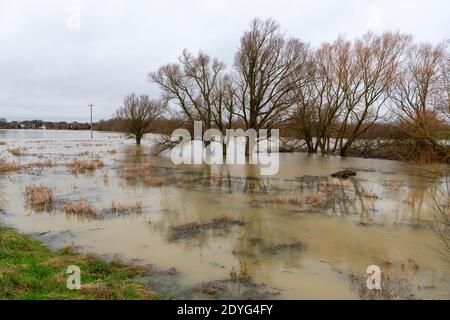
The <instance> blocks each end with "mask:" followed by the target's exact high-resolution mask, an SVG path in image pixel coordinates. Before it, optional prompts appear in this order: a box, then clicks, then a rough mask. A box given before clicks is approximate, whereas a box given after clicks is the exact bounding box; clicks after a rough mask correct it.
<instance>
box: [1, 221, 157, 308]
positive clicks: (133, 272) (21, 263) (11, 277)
mask: <svg viewBox="0 0 450 320" xmlns="http://www.w3.org/2000/svg"><path fill="white" fill-rule="evenodd" d="M0 243H1V244H2V245H1V246H0V275H1V276H0V300H3V299H38V300H46V299H77V300H78V299H120V300H123V299H155V298H157V295H156V294H155V293H153V292H151V291H150V290H148V289H147V288H146V287H145V286H144V285H143V284H141V283H139V282H137V281H135V280H134V279H135V278H136V277H139V276H143V275H145V274H146V273H147V272H148V267H146V266H141V265H129V264H125V263H123V262H121V261H119V260H113V261H112V262H110V263H107V262H105V261H103V260H100V259H98V258H97V257H95V256H94V255H92V254H78V253H75V252H74V251H73V250H72V249H71V248H63V249H60V250H58V251H51V250H50V249H48V248H47V247H45V246H44V245H42V244H41V243H40V242H38V241H36V240H33V239H31V238H29V237H26V236H24V235H21V234H18V233H17V232H15V231H13V230H11V229H9V228H4V227H2V226H0ZM69 265H76V266H78V267H79V268H80V270H81V289H80V290H69V289H67V286H66V281H67V277H68V275H67V274H66V270H67V267H68V266H69Z"/></svg>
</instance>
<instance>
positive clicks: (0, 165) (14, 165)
mask: <svg viewBox="0 0 450 320" xmlns="http://www.w3.org/2000/svg"><path fill="white" fill-rule="evenodd" d="M20 168H21V167H20V164H19V163H18V162H15V161H12V162H7V161H1V160H0V173H10V172H13V171H17V170H20Z"/></svg>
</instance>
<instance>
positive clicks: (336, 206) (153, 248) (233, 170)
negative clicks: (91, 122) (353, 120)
mask: <svg viewBox="0 0 450 320" xmlns="http://www.w3.org/2000/svg"><path fill="white" fill-rule="evenodd" d="M94 138H95V139H94V140H93V141H91V140H90V139H89V133H88V132H85V131H80V132H68V131H64V132H63V131H60V132H54V131H32V130H30V131H23V130H22V131H21V130H7V131H1V130H0V141H5V142H6V143H5V144H3V145H0V153H1V157H2V158H3V159H4V161H6V162H16V163H17V164H18V165H20V166H23V167H22V168H20V169H16V170H9V171H5V172H2V173H1V174H0V193H1V195H2V198H3V205H2V208H3V209H4V211H3V213H0V219H1V220H2V221H3V222H5V223H6V224H8V225H11V226H14V227H15V228H17V229H18V230H19V231H21V232H25V233H30V234H33V235H34V236H35V237H37V238H38V239H40V240H42V241H44V242H45V243H47V244H48V245H49V246H51V247H62V246H64V245H67V244H73V245H74V246H76V247H77V248H79V250H81V251H87V252H94V253H97V254H100V255H105V256H112V255H116V254H117V255H120V256H122V257H124V258H126V259H130V260H136V261H139V262H140V263H147V264H151V265H152V268H151V270H153V271H152V272H151V273H150V274H149V275H148V277H146V278H145V279H144V281H146V282H147V283H148V284H149V285H150V286H151V287H152V288H154V289H155V290H156V291H158V292H161V293H162V294H164V295H166V296H173V297H184V298H236V297H237V298H265V297H267V298H277V299H278V298H279V299H285V298H287V299H313V298H319V299H359V298H366V297H367V296H366V295H365V293H364V292H363V291H364V290H361V287H362V286H364V284H365V280H366V279H367V276H368V275H367V274H366V268H367V267H368V266H369V265H379V266H380V268H381V270H382V272H383V271H384V272H386V274H387V273H388V272H389V274H392V276H391V277H390V279H386V280H385V281H387V282H389V283H386V286H387V285H388V284H389V290H391V291H392V293H393V295H392V297H391V298H396V297H398V298H403V299H406V298H426V299H435V298H438V299H439V298H447V299H448V298H450V281H449V279H450V277H449V276H450V268H449V264H448V261H446V260H445V259H444V258H443V257H442V255H441V251H440V250H441V249H442V248H441V245H440V242H439V241H438V238H437V236H436V235H435V233H434V232H433V230H432V229H431V227H430V226H431V224H432V222H433V196H434V195H435V194H438V193H439V192H440V190H441V189H442V188H443V183H444V180H443V177H442V175H441V171H442V168H440V167H439V166H417V165H412V164H405V163H401V162H396V161H385V160H368V159H355V158H340V157H333V156H320V155H307V154H303V153H289V154H280V171H279V173H278V174H277V175H275V176H270V177H267V176H266V177H260V176H259V169H258V167H256V166H252V165H245V166H244V165H223V166H219V165H215V166H207V165H197V166H175V165H173V164H172V163H171V162H170V159H167V158H164V157H160V156H154V155H152V153H151V147H150V146H149V144H150V141H151V137H149V138H148V140H147V141H146V143H144V145H142V146H140V147H138V146H135V145H132V144H131V141H125V140H124V138H123V136H122V135H120V134H116V133H97V132H96V133H95V136H94ZM13 149H14V150H16V149H17V150H19V151H18V152H16V154H14V152H11V150H13ZM74 159H77V160H85V161H93V160H95V159H99V161H101V162H102V166H98V167H95V168H94V169H92V170H86V171H76V170H75V171H73V170H71V168H69V167H68V166H67V164H68V163H70V162H71V161H73V160H74ZM45 161H47V162H48V163H50V162H51V165H50V164H49V165H47V166H36V165H35V164H36V163H43V162H45ZM33 164H34V165H33ZM342 169H352V170H355V171H356V172H357V175H356V176H355V177H351V178H349V179H347V180H340V179H336V178H331V176H330V175H331V174H332V173H333V172H336V171H338V170H342ZM29 185H36V186H39V185H44V186H48V187H50V188H51V189H52V190H53V193H54V204H53V205H52V208H50V209H48V210H47V209H46V210H43V211H40V210H36V208H33V207H30V205H29V203H27V201H26V197H25V193H26V187H27V186H29ZM68 201H72V202H74V201H75V202H76V201H85V202H87V203H89V205H90V206H92V208H93V209H94V210H95V212H98V213H100V214H99V215H95V216H90V217H86V216H83V215H82V214H81V215H77V214H68V212H67V207H65V205H66V204H67V202H68ZM113 203H115V208H116V209H115V211H114V210H112V209H113V207H114V205H113ZM137 203H139V207H140V210H132V212H127V211H126V210H124V212H126V213H125V214H118V212H119V213H120V212H121V210H120V208H122V207H124V208H126V207H130V206H133V205H134V206H135V207H136V204H137ZM387 287H388V286H387Z"/></svg>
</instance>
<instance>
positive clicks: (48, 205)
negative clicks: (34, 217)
mask: <svg viewBox="0 0 450 320" xmlns="http://www.w3.org/2000/svg"><path fill="white" fill-rule="evenodd" d="M25 195H26V201H27V204H28V205H29V206H30V207H31V208H32V209H33V210H35V211H39V212H42V211H51V210H52V209H53V203H54V195H53V189H52V188H50V187H47V186H44V185H40V186H36V185H28V186H26V189H25Z"/></svg>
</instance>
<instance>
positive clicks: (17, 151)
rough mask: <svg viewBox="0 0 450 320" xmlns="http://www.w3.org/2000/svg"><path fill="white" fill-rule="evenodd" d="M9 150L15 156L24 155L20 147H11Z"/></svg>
mask: <svg viewBox="0 0 450 320" xmlns="http://www.w3.org/2000/svg"><path fill="white" fill-rule="evenodd" d="M8 151H9V153H11V154H12V155H13V156H15V157H20V156H21V155H22V149H20V148H9V149H8Z"/></svg>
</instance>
